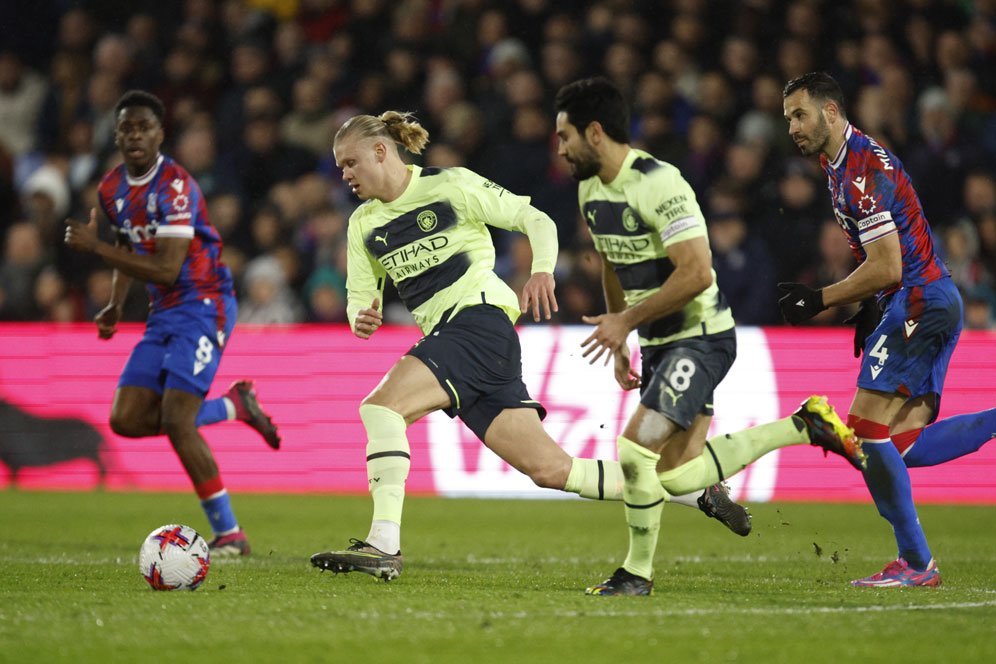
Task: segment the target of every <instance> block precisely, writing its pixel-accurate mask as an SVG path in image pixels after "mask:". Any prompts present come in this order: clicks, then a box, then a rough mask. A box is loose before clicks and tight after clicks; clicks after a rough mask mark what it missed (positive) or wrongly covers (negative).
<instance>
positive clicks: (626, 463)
mask: <svg viewBox="0 0 996 664" xmlns="http://www.w3.org/2000/svg"><path fill="white" fill-rule="evenodd" d="M616 444H617V445H618V447H619V463H620V465H621V467H622V473H623V477H624V481H623V500H624V501H625V503H624V504H625V506H626V507H625V511H626V523H627V524H628V525H629V553H627V554H626V560H625V562H623V568H624V569H625V570H626V571H628V572H630V573H631V574H635V575H637V576H641V577H643V578H644V579H653V578H654V553H655V552H656V551H657V537H658V534H659V532H660V527H661V511H662V510H663V509H664V495H665V492H664V489H663V488H661V483H660V480H658V479H657V462H658V461H659V460H660V455H659V454H655V453H653V452H651V451H650V450H648V449H647V448H645V447H643V446H642V445H637V444H636V443H634V442H633V441H631V440H629V439H628V438H625V437H623V436H619V438H618V440H617V443H616Z"/></svg>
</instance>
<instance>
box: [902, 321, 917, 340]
mask: <svg viewBox="0 0 996 664" xmlns="http://www.w3.org/2000/svg"><path fill="white" fill-rule="evenodd" d="M919 324H920V323H918V322H917V321H915V320H908V321H906V322H904V323H903V327H904V328H905V329H906V338H907V339H909V338H910V337H912V336H913V331H914V330H915V329H916V326H917V325H919Z"/></svg>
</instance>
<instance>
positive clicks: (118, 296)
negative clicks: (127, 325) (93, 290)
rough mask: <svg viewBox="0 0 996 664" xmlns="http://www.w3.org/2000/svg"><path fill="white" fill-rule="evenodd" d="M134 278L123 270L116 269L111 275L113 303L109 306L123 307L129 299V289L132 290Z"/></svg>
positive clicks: (109, 303)
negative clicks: (126, 299)
mask: <svg viewBox="0 0 996 664" xmlns="http://www.w3.org/2000/svg"><path fill="white" fill-rule="evenodd" d="M131 282H132V278H131V277H129V276H128V275H127V274H125V273H124V272H122V271H121V270H118V269H116V268H115V269H114V271H113V272H112V273H111V301H110V302H108V303H107V305H108V306H113V307H121V306H123V305H124V301H125V298H127V297H128V289H129V288H131Z"/></svg>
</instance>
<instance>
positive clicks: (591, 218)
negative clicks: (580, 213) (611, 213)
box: [584, 210, 595, 226]
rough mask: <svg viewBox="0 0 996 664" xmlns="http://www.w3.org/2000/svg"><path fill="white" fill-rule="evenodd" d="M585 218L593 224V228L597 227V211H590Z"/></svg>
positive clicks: (585, 214)
mask: <svg viewBox="0 0 996 664" xmlns="http://www.w3.org/2000/svg"><path fill="white" fill-rule="evenodd" d="M584 216H586V217H588V221H589V222H590V223H591V225H592V226H594V225H595V211H594V210H588V211H587V212H585V213H584Z"/></svg>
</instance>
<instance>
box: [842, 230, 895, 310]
mask: <svg viewBox="0 0 996 664" xmlns="http://www.w3.org/2000/svg"><path fill="white" fill-rule="evenodd" d="M876 244H877V243H876ZM892 254H893V252H892V251H888V250H887V251H885V252H875V253H873V252H871V251H869V252H868V258H867V259H866V260H865V262H863V263H862V264H861V265H859V266H858V267H857V269H855V270H854V271H853V272H851V274H849V275H847V277H846V278H844V279H842V280H841V281H838V282H837V283H835V284H831V285H829V286H827V287H825V288H824V289H823V306H825V307H837V306H840V305H843V304H850V303H852V302H860V301H861V300H864V299H865V298H868V297H871V296H872V295H875V294H876V293H878V292H880V291H882V290H885V289H889V288H894V287H895V286H898V285H900V284H901V283H902V279H903V265H902V261H901V260H899V259H898V252H897V253H896V255H895V256H893V255H892Z"/></svg>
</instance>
